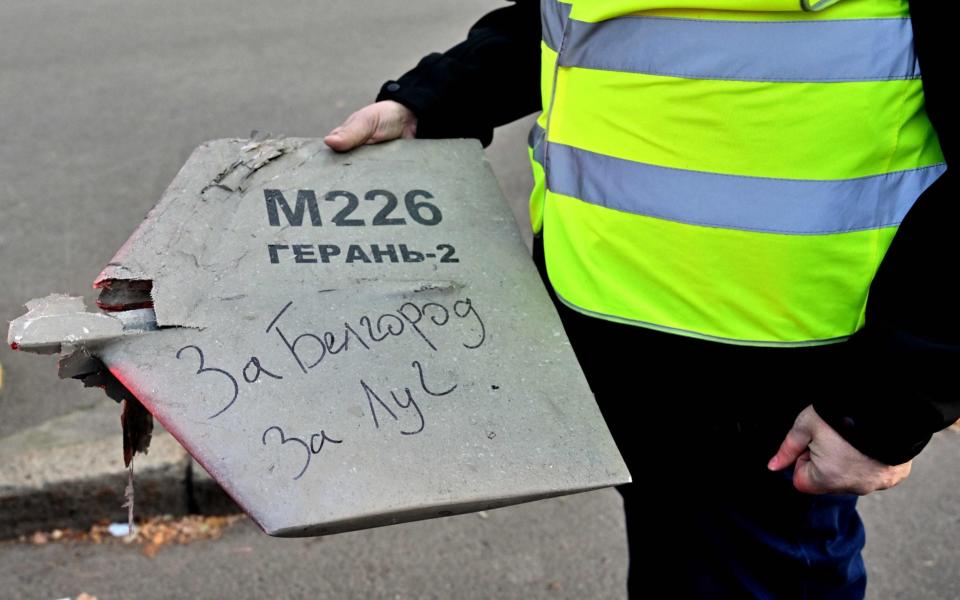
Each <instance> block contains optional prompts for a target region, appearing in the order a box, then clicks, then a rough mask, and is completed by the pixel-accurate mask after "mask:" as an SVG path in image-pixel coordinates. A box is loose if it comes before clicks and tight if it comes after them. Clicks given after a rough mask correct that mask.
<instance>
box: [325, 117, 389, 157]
mask: <svg viewBox="0 0 960 600" xmlns="http://www.w3.org/2000/svg"><path fill="white" fill-rule="evenodd" d="M376 131H377V118H376V114H375V113H373V112H372V111H363V110H361V111H357V112H355V113H353V114H352V115H350V116H349V117H348V118H347V120H346V121H344V122H343V124H342V125H340V126H339V127H337V128H336V129H334V130H333V131H331V132H330V133H328V134H327V137H325V138H323V141H324V143H326V144H327V145H328V146H330V147H331V148H333V149H334V150H336V151H337V152H346V151H347V150H352V149H353V148H356V147H357V146H360V145H362V144H365V143H367V140H369V139H370V138H371V137H373V134H374V133H376Z"/></svg>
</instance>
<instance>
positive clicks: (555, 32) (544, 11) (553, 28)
mask: <svg viewBox="0 0 960 600" xmlns="http://www.w3.org/2000/svg"><path fill="white" fill-rule="evenodd" d="M570 6H571V5H570V4H564V3H562V2H557V0H540V27H541V28H542V30H543V31H542V35H543V41H544V43H546V45H547V47H548V48H550V49H551V50H553V51H554V52H559V51H560V40H562V39H563V27H564V25H566V23H567V19H568V18H569V17H570Z"/></svg>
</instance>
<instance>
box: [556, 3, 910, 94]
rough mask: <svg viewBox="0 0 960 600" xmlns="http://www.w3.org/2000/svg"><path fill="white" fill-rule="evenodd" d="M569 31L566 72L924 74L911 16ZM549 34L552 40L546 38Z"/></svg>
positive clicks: (640, 23)
mask: <svg viewBox="0 0 960 600" xmlns="http://www.w3.org/2000/svg"><path fill="white" fill-rule="evenodd" d="M547 2H548V3H549V0H547ZM546 20H547V19H546V17H545V18H544V21H546ZM567 28H568V29H567V32H566V39H565V41H564V48H563V53H562V55H561V56H560V65H561V66H564V67H583V68H588V69H604V70H609V71H624V72H629V73H646V74H650V75H666V76H671V77H686V78H691V79H723V80H738V81H784V82H787V81H789V82H818V81H819V82H833V81H873V80H887V79H916V78H918V77H920V67H919V66H918V63H917V58H916V54H915V52H914V49H913V29H912V25H911V23H910V19H907V18H896V19H847V20H836V21H830V20H816V21H705V20H698V19H679V18H667V17H620V18H617V19H611V20H609V21H602V22H600V23H585V22H583V21H577V20H575V19H573V20H570V23H569V24H568V25H567ZM544 31H546V29H545V30H544ZM561 31H562V30H561ZM551 35H555V34H554V33H551ZM544 36H545V37H544V39H546V33H544ZM557 39H559V38H557Z"/></svg>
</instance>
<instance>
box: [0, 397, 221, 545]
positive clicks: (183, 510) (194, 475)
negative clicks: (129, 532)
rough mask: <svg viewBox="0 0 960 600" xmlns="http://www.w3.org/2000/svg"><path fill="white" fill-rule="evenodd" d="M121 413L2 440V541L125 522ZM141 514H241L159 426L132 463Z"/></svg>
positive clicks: (95, 411) (103, 409)
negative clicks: (146, 450) (144, 451)
mask: <svg viewBox="0 0 960 600" xmlns="http://www.w3.org/2000/svg"><path fill="white" fill-rule="evenodd" d="M122 448H123V443H122V437H121V431H120V407H119V406H118V405H117V404H116V403H115V402H113V401H110V400H107V401H104V402H102V403H100V404H97V405H96V406H94V407H93V408H90V409H84V410H78V411H75V412H72V413H69V414H67V415H64V416H61V417H57V418H55V419H51V420H49V421H47V422H45V423H43V424H41V425H38V426H36V427H32V428H30V429H26V430H23V431H19V432H17V433H15V434H12V435H10V436H7V437H5V438H2V439H0V539H6V538H11V537H16V536H18V535H21V534H25V533H30V532H33V531H37V530H49V529H55V528H64V527H72V528H86V527H89V526H90V525H91V524H93V523H95V522H97V521H102V520H104V519H109V520H110V521H125V520H126V509H125V508H123V507H122V504H123V503H124V497H123V492H124V488H125V487H126V485H127V471H126V469H125V468H124V466H123V457H122V455H123V451H122ZM134 477H135V486H134V488H135V494H136V496H135V514H136V515H138V516H148V515H155V514H173V515H182V514H187V513H197V512H199V513H202V514H224V513H229V512H239V509H238V508H237V507H236V505H235V504H234V503H233V501H232V500H230V498H229V497H228V496H227V495H226V494H225V493H224V492H223V490H222V489H221V488H220V486H219V485H217V483H216V482H215V481H214V480H213V479H212V478H210V476H209V475H207V473H206V472H205V471H204V470H203V468H202V467H201V466H200V465H199V464H198V463H195V462H194V461H193V460H192V459H191V458H190V457H189V455H188V454H187V453H186V451H185V450H184V449H183V448H182V447H181V446H180V444H179V443H178V442H177V441H176V440H175V439H174V438H173V437H172V436H171V435H170V434H169V433H167V432H166V431H164V430H163V429H162V428H161V427H160V426H159V424H158V425H157V427H156V429H155V430H154V436H153V441H152V443H151V444H150V451H149V453H148V454H147V455H146V456H143V455H140V456H137V458H136V459H135V461H134Z"/></svg>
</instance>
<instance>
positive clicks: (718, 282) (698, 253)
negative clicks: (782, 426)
mask: <svg viewBox="0 0 960 600" xmlns="http://www.w3.org/2000/svg"><path fill="white" fill-rule="evenodd" d="M541 9H542V24H543V43H542V45H541V51H542V61H541V65H542V67H541V68H542V75H541V92H542V98H543V113H542V114H541V115H540V117H539V118H538V120H537V124H536V126H535V127H534V129H533V131H532V132H531V136H530V146H531V147H530V155H531V161H532V164H533V170H534V180H535V186H534V190H533V193H532V196H531V201H530V214H531V221H532V226H533V229H534V232H535V233H537V232H540V231H541V229H542V230H543V236H544V238H543V244H544V251H545V254H546V263H547V272H548V275H549V278H550V281H551V283H552V285H553V287H554V288H555V289H556V291H557V294H558V296H559V297H560V298H561V300H562V301H563V302H565V303H566V304H568V305H570V306H571V307H572V308H574V309H576V310H579V311H581V312H583V313H586V314H589V315H594V316H597V317H600V318H604V319H610V320H613V321H619V322H624V323H631V324H636V325H640V326H645V327H651V328H654V329H659V330H663V331H668V332H673V333H678V334H682V335H689V336H694V337H698V338H704V339H710V340H717V341H723V342H730V343H737V344H749V345H778V346H779V345H786V346H800V345H817V344H826V343H831V342H836V341H842V340H844V339H846V338H847V337H849V336H850V335H851V334H852V333H854V332H855V331H857V330H858V329H859V328H861V327H862V326H863V325H864V314H865V310H866V303H867V292H868V291H869V288H870V283H871V281H872V280H873V277H874V276H875V274H876V272H877V269H878V267H879V265H880V262H881V260H882V259H883V256H884V254H885V252H886V250H887V248H888V247H889V245H890V242H891V241H892V239H893V236H894V234H895V233H896V231H897V227H898V225H899V224H900V222H901V221H902V220H903V217H904V216H905V214H906V213H907V211H908V210H909V209H910V207H911V206H912V205H913V203H914V201H915V200H916V199H917V197H918V196H919V195H920V194H921V193H922V192H923V190H924V189H926V188H927V187H928V186H929V185H930V184H931V183H933V182H934V181H935V180H936V179H937V177H939V176H940V175H941V174H942V173H943V172H944V170H945V169H946V165H945V164H944V162H943V155H942V153H941V151H940V146H939V143H938V141H937V137H936V134H935V132H934V130H933V128H932V126H931V124H930V122H929V120H928V118H927V115H926V112H925V110H924V101H923V89H922V85H921V80H920V70H919V67H918V64H917V60H916V55H915V52H914V46H913V32H912V26H911V22H910V18H909V9H908V5H907V1H906V0H840V1H837V0H834V1H833V2H830V1H829V0H826V1H821V2H815V1H813V0H574V1H573V3H572V4H569V3H564V2H557V0H542V7H541Z"/></svg>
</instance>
